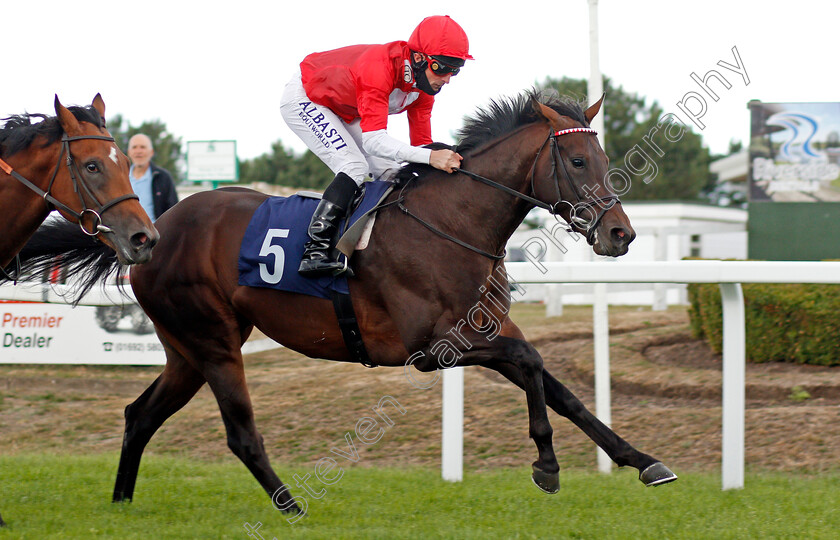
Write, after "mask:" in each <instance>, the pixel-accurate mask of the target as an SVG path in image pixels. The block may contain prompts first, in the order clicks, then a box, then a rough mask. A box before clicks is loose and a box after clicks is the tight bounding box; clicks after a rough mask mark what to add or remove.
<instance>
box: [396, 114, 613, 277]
mask: <svg viewBox="0 0 840 540" xmlns="http://www.w3.org/2000/svg"><path fill="white" fill-rule="evenodd" d="M571 133H588V134H590V135H597V134H598V132H597V131H595V130H594V129H591V128H586V127H579V128H569V129H561V130H558V131H554V130H552V131H551V132H550V133H549V134H548V137H547V138H546V140H545V142H543V143H542V145H541V146H540V149H539V150H538V151H537V156H536V157H535V158H534V163H533V164H532V165H531V169H530V171H529V172H528V176H529V178H530V184H531V193H530V195H525V194H524V193H520V192H519V191H517V190H515V189H513V188H510V187H508V186H505V185H503V184H500V183H498V182H496V181H493V180H490V179H489V178H486V177H484V176H481V175H480V174H476V173H474V172H471V171H467V170H464V169H460V168H455V172H459V173H462V174H464V175H466V176H468V177H470V178H472V179H473V180H477V181H479V182H481V183H483V184H486V185H488V186H490V187H493V188H495V189H498V190H500V191H504V192H505V193H508V194H510V195H512V196H514V197H518V198H520V199H522V200H524V201H526V202H527V203H529V204H532V205H534V206H536V207H538V208H543V209H545V210H548V211H549V212H550V213H551V214H552V215H553V216H555V217H556V216H558V215H560V212H561V210H560V209H559V208H558V207H561V205H563V204H566V205H568V206H569V212H570V214H569V219H568V220H567V221H566V222H567V223H568V225H569V229H567V231H568V232H573V231H575V229H577V230H578V231H583V233H584V234H585V236H586V241H587V242H588V243H589V245H592V244H594V243H595V238H594V237H595V231H596V229H597V228H598V225H599V224H600V223H601V219H603V217H604V215H605V214H606V213H607V211H608V210H609V209H610V208H612V207H613V206H615V205H616V204H621V201H620V200H619V199H618V196H617V195H607V196H605V197H598V198H593V197H587V198H586V199H584V198H583V197H581V195H580V192H579V191H578V189H577V186H575V184H574V182H572V178H571V176H569V171H568V170H566V165H565V164H564V163H563V155H562V154H561V153H560V145H559V144H558V143H557V139H558V138H559V137H562V136H563V135H569V134H571ZM546 145H551V177H552V180H553V181H552V185H553V186H554V191H555V194H556V199H555V202H554V203H553V204H548V203H545V202H543V201H541V200H539V199H538V198H536V197H537V191H536V187H535V177H536V168H537V162H538V161H539V159H540V156H541V155H542V152H543V150H544V149H545V147H546ZM557 163H560V166H559V167H558V166H557ZM558 170H559V171H562V177H563V179H564V180H565V182H566V184H567V185H568V186H569V188H571V192H572V194H573V195H574V197H575V199H576V201H575V202H574V203H571V202H569V201H565V200H563V196H562V195H561V193H560V179H559V176H560V174H558ZM403 189H405V188H403ZM403 200H404V198H403V197H402V196H400V197H399V198H398V199H397V200H396V201H394V203H396V204H397V206H398V207H399V209H400V210H401V211H402V212H403V213H404V214H406V215H408V216H410V217H412V218H414V219H415V220H417V221H419V222H420V223H421V224H422V225H423V226H425V227H426V228H427V229H429V230H430V231H432V232H434V233H435V234H437V235H438V236H441V237H443V238H446V239H447V240H450V241H452V242H455V243H456V244H458V245H460V246H463V247H465V248H467V249H469V250H471V251H474V252H475V253H478V254H480V255H483V256H485V257H488V258H490V259H493V260H502V259H504V257H505V255H504V252H503V253H502V254H501V255H494V254H492V253H488V252H486V251H484V250H481V249H479V248H477V247H474V246H471V245H469V244H467V243H466V242H463V241H461V240H458V239H457V238H455V237H453V236H450V235H448V234H446V233H444V232H443V231H440V230H438V229H437V228H435V227H434V226H433V225H431V224H430V223H428V222H427V221H425V220H423V219H422V218H420V217H419V216H417V215H415V214H413V213H411V212H410V211H409V210H408V208H406V207H405V205H404V204H403ZM388 204H389V205H390V204H392V203H388ZM596 205H597V206H600V207H601V210H600V211H599V212H598V213H597V214H595V219H592V220H590V219H587V218H585V217H583V215H581V214H584V215H585V213H587V212H591V209H592V208H593V207H595V206H596ZM383 206H384V205H383ZM561 217H562V215H561ZM564 219H565V218H564Z"/></svg>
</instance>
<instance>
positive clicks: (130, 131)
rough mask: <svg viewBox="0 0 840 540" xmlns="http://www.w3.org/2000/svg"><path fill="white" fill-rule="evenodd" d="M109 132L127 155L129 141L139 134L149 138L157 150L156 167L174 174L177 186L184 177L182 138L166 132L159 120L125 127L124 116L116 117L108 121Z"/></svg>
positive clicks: (164, 126)
mask: <svg viewBox="0 0 840 540" xmlns="http://www.w3.org/2000/svg"><path fill="white" fill-rule="evenodd" d="M107 125H108V131H110V132H111V135H113V136H114V141H115V142H116V144H117V146H118V147H119V148H120V149H121V150H122V151H123V152H125V153H126V154H127V153H128V141H129V140H130V139H131V138H132V137H133V136H135V135H137V134H138V133H142V134H144V135H146V136H148V137H149V138H150V139H151V140H152V146H153V147H154V149H155V157H154V158H152V161H153V162H154V163H155V165H158V166H160V167H163V168H164V169H166V170H167V171H169V172H170V173H172V180H174V181H175V183H176V184H177V183H178V182H180V179H181V177H182V175H181V171H180V170H179V164H180V162H181V156H182V152H181V138H180V137H175V136H174V135H172V134H171V133H169V132H168V131H167V130H166V124H164V123H163V122H161V121H160V120H159V119H155V120H146V121H144V122H143V123H142V124H140V125H139V126H132V125H131V124H130V123H128V122H125V126H123V117H122V115H119V114H118V115H116V116H114V117H113V118H111V119H110V120H108V121H107Z"/></svg>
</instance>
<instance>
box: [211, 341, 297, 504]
mask: <svg viewBox="0 0 840 540" xmlns="http://www.w3.org/2000/svg"><path fill="white" fill-rule="evenodd" d="M204 374H205V376H206V377H207V382H208V384H210V388H211V389H212V390H213V394H214V395H215V396H216V401H218V403H219V409H220V410H221V412H222V420H224V423H225V430H226V432H227V442H228V447H229V448H230V449H231V451H232V452H233V453H234V454H235V455H236V457H238V458H239V459H240V460H241V461H242V463H244V464H245V466H246V467H248V470H249V471H251V474H253V475H254V478H256V479H257V481H258V482H259V483H260V485H261V486H262V487H263V489H265V491H266V493H268V496H269V497H271V502H272V503H273V504H274V505H275V507H276V508H277V509H278V510H281V511H283V512H285V513H290V514H303V513H305V510H301V509H300V507H299V506H298V504H297V502H296V501H295V499H294V498H293V497H292V496H291V494H290V493H289V489H288V487H286V485H285V484H283V482H282V481H281V480H280V478H279V477H278V476H277V474H276V473H275V472H274V469H272V468H271V464H270V463H269V461H268V455H267V454H266V452H265V446H264V445H263V437H262V435H260V433H259V432H258V431H257V426H256V423H255V421H254V409H253V406H252V405H251V397H250V395H249V394H248V388H247V386H246V385H245V372H244V370H243V367H242V356H241V355H239V356H238V357H237V358H234V359H231V360H226V361H224V362H223V363H222V364H221V365H214V366H212V367H209V368H208V369H206V370H205V371H204Z"/></svg>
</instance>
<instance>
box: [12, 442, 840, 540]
mask: <svg viewBox="0 0 840 540" xmlns="http://www.w3.org/2000/svg"><path fill="white" fill-rule="evenodd" d="M116 464H117V456H116V455H113V454H99V455H92V456H72V455H55V454H50V455H35V456H32V455H26V456H22V455H21V456H6V457H0V470H2V471H4V477H3V478H0V513H2V515H3V517H4V519H5V520H6V521H7V522H8V526H7V527H5V528H2V529H0V540H6V539H17V538H32V539H35V538H37V539H44V538H63V539H74V538H144V539H146V538H156V539H157V538H178V539H189V538H241V539H247V538H248V534H247V533H246V531H245V528H244V524H245V523H246V522H248V523H250V524H252V525H255V524H256V523H257V522H261V523H262V528H261V529H260V534H261V535H262V537H263V538H265V539H267V540H271V539H272V538H274V537H277V538H306V539H320V538H331V539H343V538H376V539H380V538H381V539H392V538H412V539H413V538H418V539H419V538H422V539H426V538H453V539H454V538H458V539H461V538H467V539H473V538H474V539H487V538H597V539H606V538H634V539H639V538H652V539H653V538H656V539H661V538H750V539H752V538H836V537H837V531H838V530H840V471H835V472H834V473H831V474H820V475H793V474H782V473H760V474H748V475H747V479H746V489H744V490H742V491H727V492H721V491H720V478H719V475H718V474H685V475H681V478H680V480H679V481H678V482H676V483H674V484H671V485H668V486H662V487H659V488H645V487H643V486H642V485H641V483H640V482H638V480H637V479H636V477H635V474H634V473H635V471H632V470H627V471H625V470H621V471H616V473H615V474H612V475H609V476H603V475H599V474H597V473H594V472H580V471H572V472H563V473H562V474H561V485H562V487H561V491H560V493H559V494H558V495H554V496H549V495H544V494H542V493H541V492H539V491H538V490H537V489H536V488H535V487H534V486H533V485H532V484H531V482H530V480H529V478H528V470H527V469H521V468H519V469H496V470H493V471H490V472H482V473H480V474H479V473H473V474H470V473H467V475H466V478H465V481H464V482H462V483H458V484H450V483H446V482H443V481H441V480H440V476H439V473H438V471H436V470H429V469H420V468H412V469H408V470H396V469H367V468H350V469H346V470H345V471H344V476H343V477H342V478H341V479H340V480H339V481H338V482H337V483H336V484H334V485H332V486H326V487H324V486H323V484H321V483H320V482H318V481H317V480H310V485H311V486H312V487H313V488H316V489H325V490H326V493H325V494H324V495H323V498H322V499H315V498H313V497H311V496H309V497H306V498H307V499H308V503H309V507H308V515H307V516H306V517H305V518H304V519H302V520H300V521H299V522H298V523H296V524H294V525H291V524H289V523H287V522H286V516H284V515H282V514H280V513H279V512H277V511H276V510H274V509H272V507H271V505H270V502H269V499H268V497H267V496H266V495H265V494H264V493H262V491H261V489H260V488H259V486H258V485H257V484H256V482H255V481H254V479H253V478H252V477H251V475H250V474H249V473H248V471H247V470H246V469H245V467H244V466H242V465H241V464H239V463H238V462H225V463H207V462H202V461H198V460H194V459H183V458H173V457H156V456H148V457H147V458H145V459H144V462H143V466H142V467H141V471H140V477H139V480H138V484H137V491H136V493H135V502H133V503H131V504H116V505H115V504H111V503H110V502H109V501H110V496H111V490H112V487H113V479H114V478H113V477H114V473H115V470H116ZM278 473H279V474H280V476H281V478H283V479H284V480H286V482H287V483H290V484H293V482H294V481H293V478H292V475H293V474H298V475H299V476H303V475H305V474H307V473H312V469H311V468H310V469H307V468H283V469H279V470H278ZM47 486H48V488H47ZM292 488H293V492H294V493H295V494H296V495H297V496H302V495H304V493H303V491H302V490H301V489H300V488H296V487H294V485H292Z"/></svg>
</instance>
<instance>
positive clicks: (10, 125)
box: [0, 94, 158, 526]
mask: <svg viewBox="0 0 840 540" xmlns="http://www.w3.org/2000/svg"><path fill="white" fill-rule="evenodd" d="M54 107H55V114H56V115H55V116H54V117H48V116H46V115H43V114H22V115H13V116H10V117H8V118H5V119H4V120H5V124H4V125H3V127H2V128H0V216H2V219H0V282H2V281H3V280H4V279H7V280H9V281H12V280H15V279H18V278H20V277H21V275H20V273H21V272H20V259H19V258H17V257H16V255H17V253H18V252H19V251H20V249H21V248H22V247H23V245H24V244H25V243H26V241H27V240H28V239H29V238H30V237H31V236H32V235H33V233H35V231H36V230H37V229H38V226H39V225H41V223H43V222H44V220H45V219H46V218H47V216H48V215H49V213H50V212H51V211H52V210H58V211H59V212H60V213H61V215H62V216H64V217H65V218H67V219H68V220H70V221H72V222H74V223H78V224H79V226H80V228H81V230H82V231H84V232H85V233H86V234H88V235H90V236H91V237H96V238H97V239H99V240H101V241H102V242H104V243H105V244H107V245H108V247H110V248H111V249H112V250H114V251H115V252H116V254H117V257H118V258H119V261H120V262H121V263H123V264H135V263H144V262H146V261H148V260H149V259H150V257H151V253H152V248H153V247H154V245H155V243H156V242H157V240H158V233H157V231H156V230H155V227H154V226H153V225H152V222H151V220H150V219H149V217H148V216H147V215H146V212H145V211H144V210H143V207H142V206H140V203H139V202H138V200H137V199H138V198H137V195H135V194H134V191H133V190H132V188H131V181H130V180H129V178H128V169H129V167H128V165H129V164H128V158H127V157H126V156H125V154H123V153H122V151H120V149H119V148H118V147H117V145H116V144H115V143H114V138H113V137H112V136H111V134H110V133H108V131H107V129H106V128H105V102H104V101H103V100H102V96H101V95H99V94H96V96H95V97H94V98H93V102H92V103H91V105H90V106H89V107H75V106H73V107H69V108H68V107H65V106H64V105H62V104H61V102H60V101H59V99H58V96H57V95H56V96H55V102H54ZM33 118H36V119H40V120H41V121H40V122H36V123H32V119H33ZM62 165H64V166H62ZM12 261H15V262H17V264H16V265H12V266H11V267H10V268H9V269H8V270H7V269H6V268H7V266H8V265H9V263H11V262H12ZM2 525H4V522H3V518H2V517H0V526H2Z"/></svg>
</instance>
